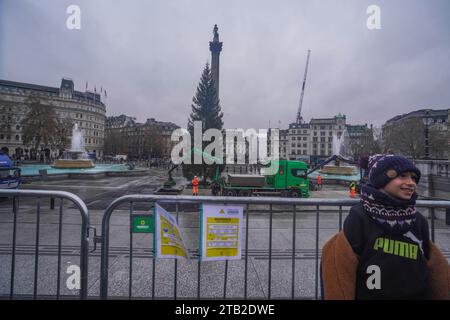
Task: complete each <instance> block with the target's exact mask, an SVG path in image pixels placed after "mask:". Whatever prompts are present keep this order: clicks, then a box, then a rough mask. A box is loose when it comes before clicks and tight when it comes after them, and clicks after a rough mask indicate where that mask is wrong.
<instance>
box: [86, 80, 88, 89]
mask: <svg viewBox="0 0 450 320" xmlns="http://www.w3.org/2000/svg"><path fill="white" fill-rule="evenodd" d="M87 87H88V82H87V81H86V91H87Z"/></svg>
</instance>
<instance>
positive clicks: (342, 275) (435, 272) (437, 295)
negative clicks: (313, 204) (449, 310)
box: [322, 231, 450, 300]
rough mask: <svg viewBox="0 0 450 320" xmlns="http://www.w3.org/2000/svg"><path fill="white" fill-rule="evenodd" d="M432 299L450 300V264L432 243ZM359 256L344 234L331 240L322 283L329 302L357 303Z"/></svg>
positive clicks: (324, 251) (324, 258) (326, 248)
mask: <svg viewBox="0 0 450 320" xmlns="http://www.w3.org/2000/svg"><path fill="white" fill-rule="evenodd" d="M427 265H428V268H429V272H430V273H429V285H430V289H431V297H430V298H431V299H436V300H450V265H449V263H448V261H447V259H446V258H445V257H444V256H443V255H442V253H441V251H440V250H439V249H438V248H437V247H436V245H435V244H434V243H433V242H431V241H430V259H429V260H428V263H427ZM357 268H358V256H357V255H356V254H355V253H354V252H353V249H352V247H351V246H350V243H349V242H348V240H347V238H346V237H345V234H344V232H343V231H341V232H339V233H338V234H336V235H335V236H333V237H332V238H331V239H330V240H328V241H327V242H326V243H325V245H324V246H323V249H322V283H323V295H324V297H323V298H324V299H325V300H354V299H355V288H356V270H357Z"/></svg>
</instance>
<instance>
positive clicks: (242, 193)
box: [239, 190, 252, 197]
mask: <svg viewBox="0 0 450 320" xmlns="http://www.w3.org/2000/svg"><path fill="white" fill-rule="evenodd" d="M251 196H252V191H251V190H240V191H239V197H251Z"/></svg>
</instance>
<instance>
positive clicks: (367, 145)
mask: <svg viewBox="0 0 450 320" xmlns="http://www.w3.org/2000/svg"><path fill="white" fill-rule="evenodd" d="M349 140H350V141H349V143H348V150H349V151H350V155H351V156H352V157H353V159H355V160H356V159H359V158H360V157H361V156H367V155H372V154H375V153H379V151H380V150H379V149H380V148H379V146H378V142H377V141H376V140H375V137H374V133H373V131H372V129H367V130H365V131H364V132H363V133H362V134H361V135H358V136H356V137H352V138H350V139H349Z"/></svg>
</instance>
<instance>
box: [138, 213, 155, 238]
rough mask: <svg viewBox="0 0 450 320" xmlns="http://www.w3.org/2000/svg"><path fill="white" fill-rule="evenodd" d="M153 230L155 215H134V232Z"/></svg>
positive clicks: (151, 231)
mask: <svg viewBox="0 0 450 320" xmlns="http://www.w3.org/2000/svg"><path fill="white" fill-rule="evenodd" d="M153 232H154V226H153V215H148V214H147V215H133V233H153Z"/></svg>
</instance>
